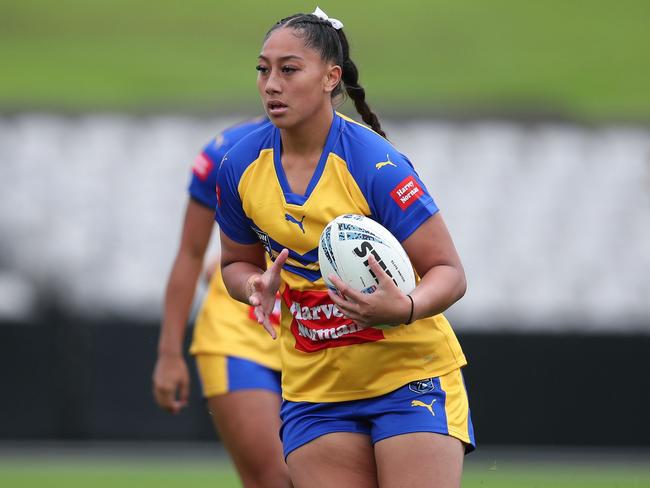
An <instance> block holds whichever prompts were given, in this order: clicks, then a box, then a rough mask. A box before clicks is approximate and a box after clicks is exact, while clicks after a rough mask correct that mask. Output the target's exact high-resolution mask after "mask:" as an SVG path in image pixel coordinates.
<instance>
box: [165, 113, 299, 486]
mask: <svg viewBox="0 0 650 488" xmlns="http://www.w3.org/2000/svg"><path fill="white" fill-rule="evenodd" d="M265 124H268V120H267V119H265V118H262V119H257V120H254V121H250V122H246V123H243V124H240V125H238V126H235V127H232V128H229V129H227V130H226V131H224V132H223V133H222V134H221V135H219V136H218V137H216V138H215V139H213V140H212V141H210V142H209V143H208V144H207V145H206V146H205V147H204V149H203V151H202V152H201V154H199V156H198V157H197V159H196V161H195V164H194V167H193V175H192V180H191V183H190V187H189V194H190V198H189V201H188V203H187V209H186V212H185V218H184V223H183V231H182V237H181V242H180V246H179V249H178V253H177V255H176V259H175V260H174V264H173V267H172V270H171V274H170V277H169V281H168V283H167V289H166V294H165V305H164V318H163V322H162V327H161V330H160V339H159V344H158V359H157V361H156V365H155V369H154V373H153V391H154V397H155V399H156V402H157V403H158V405H159V406H160V407H161V408H163V409H164V410H166V411H168V412H170V413H174V414H178V413H179V412H180V410H181V409H182V408H183V407H184V406H186V405H187V399H188V395H189V388H190V378H189V373H188V368H187V364H186V363H185V360H184V358H183V337H184V333H185V326H186V323H187V320H188V314H189V310H190V307H191V304H192V300H193V297H194V292H195V288H196V283H197V279H198V276H199V274H200V272H201V269H202V266H203V260H204V254H205V251H206V248H207V245H208V242H209V240H210V235H211V233H212V228H213V225H214V208H215V207H216V204H217V195H216V192H215V180H216V169H217V167H218V165H219V163H220V161H221V159H222V157H223V155H224V154H225V152H226V151H227V150H228V149H229V148H230V147H232V145H233V144H235V143H236V142H237V141H238V140H239V139H241V138H242V137H243V136H244V135H247V134H249V133H251V132H253V131H255V130H257V129H258V128H260V127H262V126H264V125H265ZM275 317H276V319H275V320H276V321H277V314H276V316H275ZM278 346H279V344H278V342H277V341H273V340H272V339H270V338H269V337H268V335H267V334H266V333H265V332H264V330H263V329H261V328H260V327H259V325H258V324H257V322H256V321H255V320H254V316H253V315H252V312H251V307H249V306H246V305H244V304H242V303H239V302H236V301H234V300H232V299H231V298H230V297H229V296H228V294H227V292H226V290H225V288H224V285H223V281H222V279H221V273H220V270H219V269H217V270H215V272H214V273H212V276H211V279H210V287H209V290H208V292H207V294H206V296H205V298H204V301H203V304H202V307H201V310H200V312H199V315H198V317H197V321H196V326H195V328H194V335H193V341H192V346H191V348H190V352H191V353H192V354H193V355H195V357H196V361H197V366H198V371H199V376H200V378H201V382H202V386H203V395H204V397H205V398H206V399H207V404H208V408H209V410H210V412H211V413H212V421H213V424H214V426H215V429H216V430H217V431H218V433H219V436H220V438H221V439H222V440H223V442H224V444H225V446H226V448H227V449H228V452H229V454H230V456H231V457H232V459H233V462H234V464H235V466H236V468H237V471H238V473H239V476H240V478H241V480H242V483H243V484H244V486H245V487H287V486H290V482H289V476H288V471H287V467H286V464H285V463H284V460H283V457H282V448H281V444H280V439H279V436H278V431H279V428H280V419H279V408H280V401H281V396H280V372H279V370H280V358H279V347H278Z"/></svg>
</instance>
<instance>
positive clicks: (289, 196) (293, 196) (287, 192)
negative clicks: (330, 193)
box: [273, 112, 343, 205]
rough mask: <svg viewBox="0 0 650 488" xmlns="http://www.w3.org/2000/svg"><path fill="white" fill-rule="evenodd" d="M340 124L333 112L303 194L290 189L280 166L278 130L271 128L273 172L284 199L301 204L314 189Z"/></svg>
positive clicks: (337, 116)
mask: <svg viewBox="0 0 650 488" xmlns="http://www.w3.org/2000/svg"><path fill="white" fill-rule="evenodd" d="M342 125H343V124H342V119H341V117H339V115H338V114H337V113H336V112H334V117H333V118H332V126H331V127H330V131H329V134H327V140H326V141H325V146H324V147H323V152H322V153H321V155H320V159H319V160H318V165H317V166H316V169H315V170H314V174H313V175H312V176H311V180H310V181H309V185H307V190H305V194H304V195H300V194H298V193H293V192H292V191H291V187H290V186H289V181H287V177H286V175H285V174H284V168H283V167H282V160H281V155H282V140H281V138H280V130H279V129H278V128H277V127H274V128H273V164H274V166H275V174H276V175H277V177H278V181H279V182H280V187H281V188H282V193H284V199H285V201H286V202H287V203H290V204H292V205H303V204H304V203H305V202H306V201H307V200H308V199H309V196H310V195H311V192H312V191H313V190H314V187H316V184H317V183H318V180H320V177H321V175H322V174H323V171H324V170H325V164H326V163H327V158H328V157H329V154H330V152H331V150H332V147H333V146H334V144H336V141H337V140H338V136H339V133H340V130H341V128H342Z"/></svg>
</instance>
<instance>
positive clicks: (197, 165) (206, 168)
mask: <svg viewBox="0 0 650 488" xmlns="http://www.w3.org/2000/svg"><path fill="white" fill-rule="evenodd" d="M213 166H214V164H213V163H212V161H210V159H208V158H207V157H206V155H205V154H203V153H201V154H199V155H198V156H197V157H196V159H195V160H194V166H193V167H192V172H193V173H194V174H195V175H196V176H197V177H198V178H199V179H200V180H201V181H205V180H206V179H207V178H208V175H209V174H210V171H212V167H213Z"/></svg>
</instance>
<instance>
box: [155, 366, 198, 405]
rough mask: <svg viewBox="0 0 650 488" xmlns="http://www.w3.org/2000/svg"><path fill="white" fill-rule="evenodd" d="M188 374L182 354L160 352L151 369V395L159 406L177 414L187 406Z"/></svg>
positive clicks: (188, 392) (188, 391)
mask: <svg viewBox="0 0 650 488" xmlns="http://www.w3.org/2000/svg"><path fill="white" fill-rule="evenodd" d="M189 394H190V374H189V371H188V369H187V364H186V363H185V359H183V356H182V355H167V354H161V355H159V356H158V360H157V361H156V366H155V368H154V370H153V396H154V398H155V400H156V403H157V404H158V406H159V407H160V408H162V409H163V410H165V411H166V412H169V413H173V414H174V415H176V414H178V413H179V412H180V411H181V409H183V408H184V407H186V406H187V403H188V397H189Z"/></svg>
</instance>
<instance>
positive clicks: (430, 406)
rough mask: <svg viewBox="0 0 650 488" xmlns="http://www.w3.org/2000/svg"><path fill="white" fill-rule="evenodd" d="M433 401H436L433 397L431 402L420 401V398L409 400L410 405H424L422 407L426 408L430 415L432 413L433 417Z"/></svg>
mask: <svg viewBox="0 0 650 488" xmlns="http://www.w3.org/2000/svg"><path fill="white" fill-rule="evenodd" d="M435 402H436V399H435V398H434V399H433V400H431V403H424V402H421V401H420V400H413V401H412V402H411V406H412V407H424V408H426V409H427V410H428V411H429V412H431V415H433V416H434V417H435V416H436V414H435V413H433V404H434V403H435Z"/></svg>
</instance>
